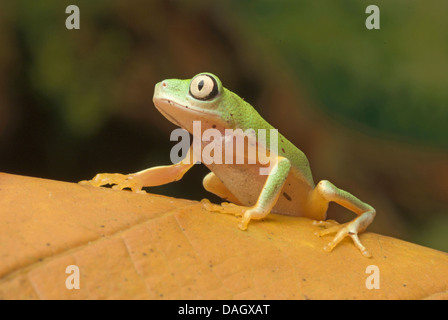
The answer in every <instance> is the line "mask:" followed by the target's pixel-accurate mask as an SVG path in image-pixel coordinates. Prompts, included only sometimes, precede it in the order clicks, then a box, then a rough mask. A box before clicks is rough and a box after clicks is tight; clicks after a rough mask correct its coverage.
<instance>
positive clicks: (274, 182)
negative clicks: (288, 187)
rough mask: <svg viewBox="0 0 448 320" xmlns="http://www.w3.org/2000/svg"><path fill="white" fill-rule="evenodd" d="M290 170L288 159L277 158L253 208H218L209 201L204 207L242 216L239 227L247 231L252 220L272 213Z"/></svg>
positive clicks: (229, 205) (230, 205)
mask: <svg viewBox="0 0 448 320" xmlns="http://www.w3.org/2000/svg"><path fill="white" fill-rule="evenodd" d="M290 168H291V164H290V162H289V160H288V159H286V158H283V157H277V161H276V163H275V164H274V165H273V166H272V168H271V171H270V174H269V175H268V177H267V179H266V182H265V184H264V186H263V189H262V191H261V194H260V196H259V197H258V200H257V202H256V203H255V205H253V206H251V207H245V206H240V205H236V204H233V203H223V204H222V206H218V205H215V204H211V203H210V202H208V201H203V203H204V207H205V208H206V209H207V210H210V211H218V212H224V213H231V214H235V215H237V216H242V219H241V221H240V223H239V225H238V226H239V228H240V229H241V230H246V229H247V225H248V224H249V222H250V220H252V219H254V220H260V219H263V218H265V217H266V216H267V215H268V214H269V213H270V212H271V209H272V208H273V207H274V205H275V203H276V202H277V200H278V197H279V196H280V193H281V190H282V188H283V185H284V184H285V181H286V178H287V177H288V174H289V170H290Z"/></svg>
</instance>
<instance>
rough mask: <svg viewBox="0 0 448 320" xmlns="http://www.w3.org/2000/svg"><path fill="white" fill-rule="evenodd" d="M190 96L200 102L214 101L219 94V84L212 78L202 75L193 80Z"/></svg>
mask: <svg viewBox="0 0 448 320" xmlns="http://www.w3.org/2000/svg"><path fill="white" fill-rule="evenodd" d="M190 94H191V96H192V97H193V98H196V99H198V100H210V99H213V98H214V97H216V95H217V94H218V84H217V83H216V80H215V78H213V77H212V76H209V75H207V74H200V75H198V76H196V77H194V78H193V80H191V83H190Z"/></svg>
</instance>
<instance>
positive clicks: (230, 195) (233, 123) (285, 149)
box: [81, 73, 376, 257]
mask: <svg viewBox="0 0 448 320" xmlns="http://www.w3.org/2000/svg"><path fill="white" fill-rule="evenodd" d="M153 101H154V104H155V106H156V108H157V109H158V110H159V111H160V112H161V113H162V115H164V116H165V117H166V118H167V119H168V120H170V121H171V122H173V123H174V124H176V125H177V126H179V127H181V128H183V129H186V130H187V131H188V132H190V133H191V134H193V131H194V130H193V122H194V121H200V122H201V130H202V132H204V130H207V129H211V128H213V129H216V130H219V131H220V132H222V133H224V132H225V130H226V129H242V130H247V129H254V130H258V129H266V130H270V129H273V127H272V126H271V125H270V124H268V123H267V122H266V121H265V120H264V119H263V118H262V117H261V116H260V115H259V114H258V112H257V111H256V110H255V109H254V108H253V107H252V106H251V105H250V104H249V103H247V102H246V101H244V100H243V99H242V98H240V97H239V96H238V95H236V94H235V93H233V92H231V91H230V90H228V89H226V88H224V87H223V86H222V84H221V81H220V80H219V79H218V77H216V76H215V75H213V74H211V73H200V74H198V75H196V76H195V77H193V78H192V79H188V80H178V79H169V80H164V81H162V82H159V83H157V84H156V86H155V92H154V97H153ZM278 140H279V141H278V152H277V153H275V154H274V157H272V159H273V163H271V164H270V168H271V169H270V170H271V171H269V174H267V175H261V174H260V173H259V169H260V167H261V166H263V165H262V164H261V163H258V162H255V163H251V164H248V163H243V164H241V163H240V164H236V163H235V162H233V163H231V164H229V163H225V162H224V163H221V164H216V163H210V164H206V165H207V167H208V168H209V169H210V170H211V172H210V173H209V174H207V175H206V176H205V178H204V179H203V186H204V188H205V189H206V190H207V191H209V192H212V193H214V194H216V195H218V196H219V197H221V198H223V199H226V200H227V201H230V202H224V203H222V204H221V205H217V204H212V203H210V202H209V201H207V200H205V199H204V200H203V205H204V208H206V209H207V210H210V211H218V212H225V213H231V214H235V215H237V216H241V217H242V218H241V220H240V223H239V228H240V229H242V230H246V229H247V226H248V223H249V221H250V220H260V219H263V218H265V217H266V216H267V215H268V214H269V213H271V212H272V213H277V214H285V215H292V216H303V217H308V218H311V219H314V220H315V221H314V223H315V224H316V225H323V226H324V227H325V229H322V230H320V231H319V232H316V234H317V235H319V236H323V235H327V234H331V233H336V235H335V237H334V238H333V240H332V241H330V242H329V243H328V245H327V246H325V247H324V250H326V251H331V250H333V248H334V247H335V246H336V245H337V244H338V243H339V242H340V241H341V240H342V239H343V238H345V237H346V236H350V237H351V238H352V240H353V242H354V244H355V246H356V247H357V248H358V249H359V250H360V252H361V253H362V255H364V256H366V257H370V256H371V255H370V253H369V252H368V250H367V249H366V248H365V247H364V246H363V245H362V244H361V241H360V240H359V238H358V234H359V233H361V232H363V231H364V230H365V229H366V228H367V226H368V225H370V223H371V222H372V221H373V219H374V217H375V214H376V212H375V209H374V208H373V207H371V206H370V205H368V204H366V203H364V202H362V201H361V200H359V199H358V198H356V197H355V196H353V195H351V194H350V193H348V192H346V191H344V190H341V189H339V188H337V187H336V186H334V185H333V184H332V183H331V182H329V181H327V180H322V181H320V182H319V183H317V184H315V183H314V181H313V178H312V174H311V170H310V166H309V163H308V159H307V158H306V156H305V154H304V153H303V152H302V151H300V150H299V149H298V148H296V147H295V146H294V145H293V144H292V143H291V142H289V141H288V140H287V139H286V138H285V137H283V136H282V135H281V134H278ZM256 142H257V143H258V141H256ZM204 146H205V143H201V148H204ZM265 147H267V149H268V152H269V151H271V150H269V143H266V144H265ZM193 149H194V148H193V144H192V146H191V147H190V149H189V151H188V153H187V155H186V157H185V158H184V159H183V160H181V161H179V162H177V163H175V164H172V165H166V166H158V167H153V168H149V169H146V170H143V171H140V172H137V173H132V174H128V175H124V174H116V173H115V174H109V173H101V174H97V175H96V176H95V177H94V178H93V179H92V180H89V181H81V183H84V184H90V185H94V186H103V185H106V184H111V185H113V188H115V189H119V190H121V189H123V188H130V189H131V190H132V191H134V192H144V191H142V187H151V186H158V185H163V184H166V183H169V182H173V181H177V180H180V179H181V178H182V177H183V175H184V174H185V173H186V172H187V171H188V170H189V169H190V168H191V167H192V166H193V165H194V164H195V163H196V162H197V159H198V157H199V154H198V152H197V151H195V150H193ZM331 201H333V202H336V203H338V204H339V205H341V206H343V207H345V208H347V209H349V210H351V211H353V212H354V213H355V214H356V215H357V217H356V218H355V219H354V220H352V221H350V222H348V223H345V224H338V223H336V222H330V221H324V220H325V219H326V214H327V209H328V205H329V203H330V202H331Z"/></svg>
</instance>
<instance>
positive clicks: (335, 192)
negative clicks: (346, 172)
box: [307, 180, 376, 257]
mask: <svg viewBox="0 0 448 320" xmlns="http://www.w3.org/2000/svg"><path fill="white" fill-rule="evenodd" d="M330 201H333V202H336V203H337V204H339V205H341V206H343V207H345V208H347V209H349V210H351V211H353V212H354V213H356V214H357V215H358V217H356V218H355V219H354V220H352V221H350V222H348V223H344V224H336V223H330V224H327V223H322V222H320V221H317V222H316V224H321V225H326V226H328V228H326V229H324V230H322V231H320V232H318V233H317V234H318V235H319V236H324V235H327V234H330V233H336V236H335V237H334V238H333V240H332V241H330V243H328V245H327V246H326V247H325V248H324V249H325V250H326V251H331V250H333V248H334V247H336V246H337V245H338V243H339V242H341V240H342V239H344V238H345V237H346V236H350V237H351V238H352V240H353V242H354V244H355V246H356V247H357V248H358V249H359V250H360V251H361V253H362V254H363V255H364V256H366V257H370V256H371V255H370V253H369V252H368V251H367V249H366V248H365V247H364V246H363V245H362V243H361V241H360V240H359V238H358V233H361V232H363V231H364V230H365V229H366V228H367V227H368V226H369V225H370V224H371V223H372V221H373V219H374V218H375V214H376V212H375V209H374V208H372V207H371V206H370V205H368V204H367V203H364V202H362V201H361V200H359V199H358V198H356V197H355V196H353V195H351V194H350V193H348V192H346V191H344V190H341V189H338V188H336V187H335V186H334V185H333V184H332V183H330V182H329V181H326V180H322V181H321V182H319V183H318V184H317V186H316V187H315V188H314V189H313V190H312V191H311V193H310V196H309V198H308V203H307V213H308V216H309V217H313V218H316V219H319V220H324V219H325V216H326V211H327V209H328V204H329V202H330Z"/></svg>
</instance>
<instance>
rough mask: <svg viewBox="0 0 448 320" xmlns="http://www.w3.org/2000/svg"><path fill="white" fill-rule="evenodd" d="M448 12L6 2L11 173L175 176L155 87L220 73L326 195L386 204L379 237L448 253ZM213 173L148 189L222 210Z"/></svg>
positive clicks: (318, 5) (2, 158)
mask: <svg viewBox="0 0 448 320" xmlns="http://www.w3.org/2000/svg"><path fill="white" fill-rule="evenodd" d="M71 4H76V5H77V6H78V7H79V9H80V13H81V14H80V17H81V22H80V25H81V28H80V29H79V30H68V29H67V28H66V27H65V20H66V18H67V17H68V14H66V13H65V9H66V7H67V6H68V5H71ZM369 4H375V5H377V6H378V7H379V8H380V12H381V14H380V23H381V29H380V30H368V29H367V28H366V27H365V20H366V18H367V16H368V15H367V14H366V13H365V9H366V7H367V5H369ZM447 13H448V2H447V1H446V0H439V1H438V0H429V1H412V0H395V1H374V2H372V3H370V2H369V3H367V2H365V1H359V0H339V1H328V0H327V1H323V0H322V1H310V0H309V1H286V0H277V1H267V0H258V1H255V0H253V1H250V0H246V1H237V0H232V1H205V0H204V1H202V0H195V1H193V0H189V1H174V0H173V1H162V0H153V1H144V0H130V1H118V0H114V1H113V0H107V1H106V0H96V1H61V0H41V1H25V0H14V1H12V0H4V1H2V4H1V10H0V46H1V50H0V171H3V172H8V173H15V174H21V175H29V176H37V177H42V178H49V179H57V180H64V181H73V182H76V181H79V180H84V179H88V178H91V177H93V175H94V174H95V173H98V172H122V173H129V172H135V171H138V170H141V169H144V168H147V167H151V166H154V165H161V164H168V163H169V150H170V148H171V147H172V146H173V145H174V143H173V142H170V141H169V134H170V132H171V130H172V129H174V125H173V124H171V123H170V122H169V121H167V120H166V119H164V117H163V116H162V115H160V114H159V113H158V112H157V111H156V109H155V108H154V106H153V103H152V95H153V88H154V85H155V83H157V82H159V81H161V80H163V79H167V78H191V77H192V76H194V75H195V74H197V73H199V72H203V71H208V72H213V73H215V74H216V75H218V76H219V77H220V79H221V80H222V82H223V84H224V86H226V87H227V88H229V89H230V90H232V91H234V92H236V93H237V94H239V95H240V96H241V97H244V98H245V99H246V101H249V102H250V103H251V104H252V105H253V106H255V107H256V108H257V110H258V111H259V112H260V113H261V114H262V115H263V116H264V117H265V118H266V119H267V120H268V121H269V122H271V124H273V125H274V126H275V127H277V128H279V130H280V132H282V133H283V134H284V135H285V136H286V137H287V138H289V140H291V141H292V142H293V143H294V144H296V146H298V147H299V148H300V149H301V150H302V151H304V152H305V154H307V156H308V158H309V160H310V163H311V168H312V171H313V175H314V179H315V180H316V182H317V181H318V180H321V179H328V180H330V181H332V182H333V183H335V184H336V185H337V186H339V187H341V188H343V189H346V190H348V191H350V192H351V193H353V194H355V195H357V196H359V197H360V198H361V199H362V200H364V201H365V202H368V203H369V204H371V205H372V206H374V207H375V208H376V209H377V212H378V214H377V218H376V220H375V221H374V223H373V224H372V226H371V227H370V228H369V230H371V231H376V232H380V233H382V234H386V235H391V236H395V237H398V238H401V239H405V240H409V241H412V242H415V243H419V244H422V245H426V246H429V247H432V248H436V249H439V250H443V251H448V232H447V231H448V128H447V125H448V90H447V88H448V19H447V18H446V17H447ZM206 173H207V169H206V168H205V167H204V166H196V167H195V168H193V169H192V170H191V172H189V173H188V174H187V175H186V176H185V178H184V179H183V180H182V181H179V182H176V183H173V184H171V185H167V186H162V187H157V188H151V189H149V190H148V191H149V192H154V193H160V194H165V195H169V196H176V197H184V198H189V199H197V200H200V199H201V198H203V197H209V198H211V199H213V200H214V201H219V199H217V198H216V197H211V196H210V194H208V193H207V192H205V191H204V190H203V189H202V183H201V180H202V177H203V176H204V175H205V174H206ZM330 217H335V218H337V219H339V220H344V219H345V220H347V219H352V218H353V214H352V213H347V212H346V210H341V209H340V208H338V207H337V206H331V207H330Z"/></svg>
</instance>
